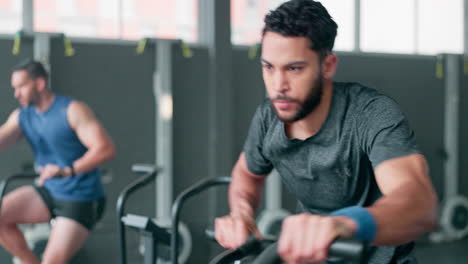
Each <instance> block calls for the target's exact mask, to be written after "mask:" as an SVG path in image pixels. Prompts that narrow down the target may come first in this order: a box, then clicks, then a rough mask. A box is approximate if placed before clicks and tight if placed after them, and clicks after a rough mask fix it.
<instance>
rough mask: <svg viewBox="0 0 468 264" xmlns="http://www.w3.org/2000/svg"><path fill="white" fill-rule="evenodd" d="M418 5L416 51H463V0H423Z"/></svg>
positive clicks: (434, 52)
mask: <svg viewBox="0 0 468 264" xmlns="http://www.w3.org/2000/svg"><path fill="white" fill-rule="evenodd" d="M418 5H419V13H418V14H419V16H418V25H419V32H418V52H419V53H424V54H436V53H463V49H464V48H463V30H464V27H463V24H464V21H463V16H464V14H463V0H450V1H441V0H423V1H418Z"/></svg>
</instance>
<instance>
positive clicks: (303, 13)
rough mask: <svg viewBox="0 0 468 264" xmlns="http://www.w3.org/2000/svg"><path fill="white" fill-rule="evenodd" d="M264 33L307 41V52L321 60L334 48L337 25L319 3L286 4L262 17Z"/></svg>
mask: <svg viewBox="0 0 468 264" xmlns="http://www.w3.org/2000/svg"><path fill="white" fill-rule="evenodd" d="M264 21H265V26H264V28H263V32H262V36H265V33H266V32H269V31H271V32H276V33H279V34H281V35H283V36H287V37H307V38H308V39H309V40H310V42H311V47H310V48H311V49H312V50H315V51H317V52H319V53H320V55H321V57H322V56H324V55H327V54H328V53H330V52H331V51H332V49H333V45H334V44H335V37H336V32H337V29H338V25H337V24H336V23H335V21H333V18H332V17H331V16H330V14H328V11H327V10H326V9H325V7H323V5H322V4H321V3H320V2H316V1H313V0H290V1H288V2H285V3H283V4H281V5H280V6H279V7H278V8H276V9H275V10H272V11H270V12H269V13H268V14H267V15H266V16H265V20H264Z"/></svg>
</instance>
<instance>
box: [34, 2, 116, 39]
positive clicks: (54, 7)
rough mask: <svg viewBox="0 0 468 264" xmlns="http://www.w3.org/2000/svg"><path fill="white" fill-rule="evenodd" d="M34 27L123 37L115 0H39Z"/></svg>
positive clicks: (81, 35)
mask: <svg viewBox="0 0 468 264" xmlns="http://www.w3.org/2000/svg"><path fill="white" fill-rule="evenodd" d="M34 12H35V14H34V29H35V30H36V31H43V32H63V33H65V34H67V35H70V36H80V37H100V38H118V37H119V23H118V21H119V2H118V1H115V0H67V1H61V0H35V1H34Z"/></svg>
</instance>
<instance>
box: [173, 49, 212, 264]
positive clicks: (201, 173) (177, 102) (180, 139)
mask: <svg viewBox="0 0 468 264" xmlns="http://www.w3.org/2000/svg"><path fill="white" fill-rule="evenodd" d="M191 49H192V52H193V57H191V58H185V57H184V56H183V53H182V48H181V46H180V43H176V44H174V45H172V76H173V79H172V85H173V86H172V93H173V101H174V112H173V118H174V119H173V138H172V139H173V148H174V149H173V151H174V153H173V157H172V158H173V161H174V164H173V172H174V180H173V183H174V191H173V194H174V198H175V197H176V196H177V195H178V194H179V193H180V192H181V191H182V190H184V189H186V188H187V187H189V186H191V185H193V184H194V183H195V182H197V181H199V180H201V179H204V178H207V177H208V176H209V175H208V141H209V140H208V135H209V134H208V127H209V123H208V122H209V120H208V116H209V115H208V111H209V108H208V107H209V103H208V98H209V96H208V91H209V86H208V85H209V83H208V80H209V79H208V50H207V49H205V48H196V47H192V48H191ZM208 198H209V196H208V195H207V193H205V194H202V195H199V196H198V197H195V198H194V199H191V200H189V201H188V202H187V203H186V205H185V206H184V208H183V210H182V214H181V220H182V222H184V223H185V224H187V226H188V227H189V229H190V233H191V236H192V254H191V256H190V258H189V263H207V262H208V259H207V258H208V256H207V252H209V246H210V242H209V241H207V239H206V238H205V235H204V230H205V228H206V227H207V225H208V224H209V223H208V220H207V219H208V214H209V208H208V206H207V204H209V201H208Z"/></svg>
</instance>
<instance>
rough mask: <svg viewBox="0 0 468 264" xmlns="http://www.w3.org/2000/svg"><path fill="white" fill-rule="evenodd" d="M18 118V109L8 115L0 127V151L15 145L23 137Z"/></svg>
mask: <svg viewBox="0 0 468 264" xmlns="http://www.w3.org/2000/svg"><path fill="white" fill-rule="evenodd" d="M18 118H19V109H16V110H15V111H13V112H12V113H11V114H10V116H9V117H8V119H7V121H6V122H5V123H4V124H3V125H2V126H0V151H3V150H5V149H7V148H8V147H11V146H12V145H14V144H16V143H17V142H18V141H19V140H20V139H21V138H22V137H23V133H22V132H21V127H20V125H19V120H18Z"/></svg>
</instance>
